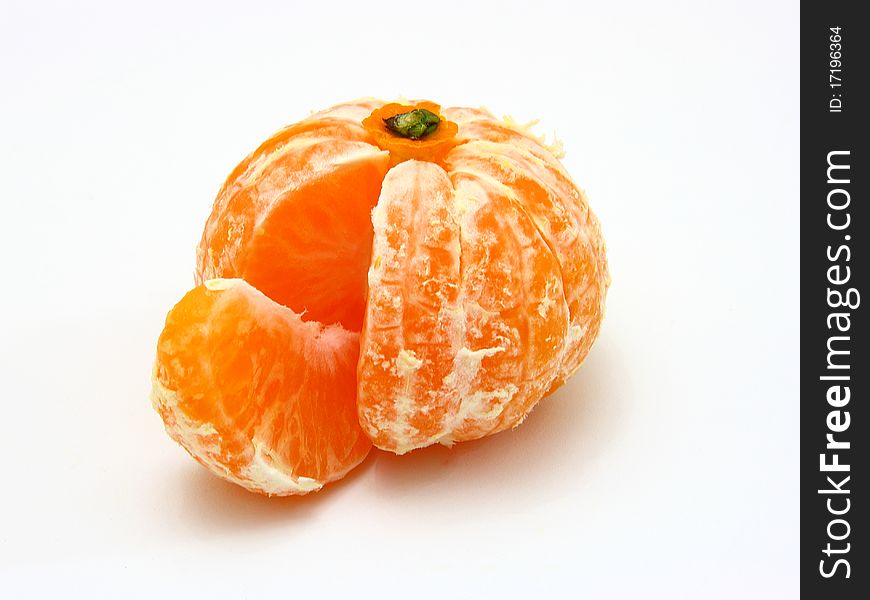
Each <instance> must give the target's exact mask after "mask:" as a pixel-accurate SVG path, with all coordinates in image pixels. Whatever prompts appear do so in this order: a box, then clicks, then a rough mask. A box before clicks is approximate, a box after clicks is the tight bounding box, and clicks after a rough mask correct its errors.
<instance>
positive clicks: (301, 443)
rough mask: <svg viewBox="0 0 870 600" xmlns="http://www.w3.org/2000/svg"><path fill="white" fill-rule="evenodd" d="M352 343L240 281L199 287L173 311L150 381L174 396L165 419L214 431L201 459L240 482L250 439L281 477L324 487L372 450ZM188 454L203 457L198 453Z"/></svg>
mask: <svg viewBox="0 0 870 600" xmlns="http://www.w3.org/2000/svg"><path fill="white" fill-rule="evenodd" d="M358 343H359V342H358V336H357V335H356V334H353V333H350V332H347V331H344V330H343V329H341V328H340V327H337V326H333V327H322V326H320V325H317V324H315V323H305V322H303V321H302V320H301V319H299V317H298V316H297V315H295V314H293V313H292V312H291V311H290V310H288V309H286V308H284V307H282V306H279V305H277V304H275V303H274V302H272V301H271V300H269V299H268V298H266V297H265V296H263V295H262V294H260V293H259V292H257V291H256V290H254V289H253V288H252V287H250V286H248V285H246V284H244V283H243V282H238V283H237V284H236V285H234V286H232V287H230V288H228V289H226V290H210V289H208V288H207V287H206V286H204V285H201V286H198V287H196V288H195V289H193V290H192V291H190V292H188V294H187V295H185V296H184V298H183V299H182V300H181V301H180V302H179V303H178V304H177V305H176V306H175V308H173V309H172V311H171V312H170V313H169V315H168V316H167V319H166V326H165V328H164V330H163V333H162V334H161V336H160V339H159V341H158V348H157V368H156V377H157V379H158V381H159V382H160V383H161V384H162V385H163V387H165V388H166V389H168V390H172V391H174V392H175V393H176V394H177V395H178V405H177V407H176V408H175V409H174V411H178V412H179V413H180V415H179V414H175V412H174V411H172V410H168V409H164V410H163V411H162V413H163V414H162V416H163V418H164V421H166V422H167V423H168V424H169V423H173V422H175V421H176V420H178V419H179V418H180V416H181V415H183V417H184V418H185V419H187V420H189V421H190V422H192V423H194V424H209V425H211V426H213V427H214V429H215V434H214V435H213V436H212V439H211V443H213V444H214V446H213V447H212V448H211V449H210V450H206V451H205V452H207V454H208V457H207V458H209V459H210V460H211V461H213V462H218V463H220V464H222V465H224V466H225V467H226V469H227V470H228V471H229V472H230V473H232V474H233V475H235V476H236V477H240V478H244V476H245V475H244V474H245V468H246V467H247V466H248V465H249V464H250V463H251V461H252V460H253V457H254V453H255V452H256V449H255V448H254V444H253V441H254V440H256V443H257V444H259V445H260V447H261V453H262V452H264V453H265V454H266V456H267V457H268V458H267V460H269V461H273V462H274V464H275V465H276V466H277V467H278V468H280V469H281V470H285V471H291V472H292V473H293V475H294V476H296V477H299V476H303V477H310V478H312V479H315V480H317V481H320V482H324V481H329V480H331V479H334V478H336V476H340V475H343V474H344V472H346V471H347V470H348V469H349V468H351V467H353V466H354V465H355V464H357V463H358V462H360V461H361V460H362V458H363V457H364V456H365V454H366V453H367V452H368V449H369V448H370V445H371V444H370V442H369V441H368V439H367V438H366V437H365V435H363V433H362V431H361V430H360V428H359V423H358V421H357V417H356V378H355V367H356V362H357V357H358V353H359V346H358ZM188 450H189V451H190V452H191V454H193V455H194V456H195V457H196V458H197V459H198V460H201V459H203V458H204V457H203V456H202V453H203V452H204V450H203V449H202V448H188ZM198 455H199V456H198Z"/></svg>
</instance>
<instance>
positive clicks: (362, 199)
mask: <svg viewBox="0 0 870 600" xmlns="http://www.w3.org/2000/svg"><path fill="white" fill-rule="evenodd" d="M288 132H289V133H288ZM311 132H313V136H314V137H311V138H306V137H304V136H306V134H309V133H311ZM286 135H290V136H291V137H289V138H286V139H284V142H285V143H287V142H295V143H296V144H297V146H296V147H294V148H292V149H291V150H289V151H284V152H280V153H279V151H280V145H279V144H277V143H275V142H272V141H270V142H269V143H268V144H264V145H263V146H261V149H262V148H266V151H265V154H263V155H262V156H258V155H257V153H258V152H260V150H258V151H257V152H255V153H254V155H252V156H253V158H250V157H249V159H246V161H245V163H246V164H247V166H245V168H244V169H237V170H236V171H237V172H235V177H234V178H232V180H228V181H227V183H226V184H225V186H224V189H223V190H222V192H221V194H219V196H218V200H219V201H218V202H216V205H215V210H214V211H213V213H212V215H211V217H210V219H209V223H207V225H206V231H205V233H204V234H203V239H202V241H201V243H200V253H199V256H200V260H199V264H198V281H199V282H202V281H204V280H206V279H211V278H215V277H223V278H234V277H238V278H243V279H245V280H246V281H248V282H249V283H251V284H252V285H253V286H254V287H256V288H258V289H259V290H261V291H262V292H264V293H265V294H266V295H267V296H269V297H270V298H272V299H273V300H275V301H276V302H278V303H280V304H283V305H284V306H287V307H289V308H291V309H292V310H294V311H295V312H298V313H300V314H302V315H303V318H304V319H305V320H310V321H317V322H319V323H323V324H333V323H340V324H341V325H343V326H344V327H345V328H347V329H350V330H352V331H359V329H360V327H361V326H362V319H363V313H364V311H365V291H366V272H367V270H368V265H369V262H370V254H371V240H372V226H371V219H370V216H369V215H370V211H371V209H372V207H373V206H374V205H375V203H376V202H377V199H378V194H379V192H380V186H381V181H382V180H383V177H384V174H385V173H386V171H387V168H388V156H387V155H386V153H380V154H378V153H377V152H373V149H372V148H371V147H370V145H368V144H367V143H365V142H361V141H358V140H355V139H350V140H348V139H345V138H346V137H351V138H354V137H365V133H364V131H363V130H362V128H361V127H360V126H358V125H357V126H356V128H353V127H348V126H347V125H346V124H343V123H338V124H330V125H328V126H321V128H320V129H316V128H313V126H306V127H304V128H303V127H301V126H294V127H290V128H287V130H285V131H284V132H281V133H279V134H278V135H277V136H276V137H280V138H284V137H285V136H286ZM323 135H326V136H341V137H337V138H331V137H326V138H323V137H320V136H323ZM300 141H301V142H303V143H302V144H300ZM361 149H363V150H365V149H368V152H367V154H363V155H362V156H359V152H360V150H361ZM269 153H273V154H272V155H271V156H270V155H269ZM345 156H346V157H347V158H343V157H345ZM257 160H261V161H263V163H262V165H261V166H257V163H256V162H255V161H257ZM252 162H253V163H254V167H253V168H258V169H259V171H258V172H257V174H256V175H253V176H248V174H247V173H246V171H247V170H248V169H250V168H252V167H251V163H252ZM317 163H322V165H323V166H321V167H320V171H319V172H317V173H313V174H311V173H310V171H311V168H312V167H311V165H312V164H317ZM300 173H303V174H306V173H307V174H308V179H307V180H302V181H301V182H299V181H297V179H298V177H299V174H300ZM222 198H224V200H223V202H221V200H222ZM264 198H271V200H264Z"/></svg>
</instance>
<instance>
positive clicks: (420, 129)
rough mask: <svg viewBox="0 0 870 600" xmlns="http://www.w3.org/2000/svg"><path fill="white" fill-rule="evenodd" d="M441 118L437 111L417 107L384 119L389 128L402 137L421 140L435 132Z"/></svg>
mask: <svg viewBox="0 0 870 600" xmlns="http://www.w3.org/2000/svg"><path fill="white" fill-rule="evenodd" d="M439 123H441V119H439V118H438V115H436V114H435V113H433V112H431V111H428V110H426V109H425V108H415V109H414V110H409V111H408V112H405V113H400V114H398V115H393V116H392V117H389V118H387V119H384V124H385V125H386V126H387V129H389V130H390V131H392V132H393V133H395V134H396V135H400V136H402V137H406V138H411V139H412V140H419V139H420V138H423V137H426V136H427V135H429V134H431V133H434V132H435V130H436V129H438V125H439Z"/></svg>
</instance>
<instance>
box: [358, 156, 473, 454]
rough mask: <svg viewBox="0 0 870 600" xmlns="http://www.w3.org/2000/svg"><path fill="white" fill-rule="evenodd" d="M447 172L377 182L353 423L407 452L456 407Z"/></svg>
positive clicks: (432, 168)
mask: <svg viewBox="0 0 870 600" xmlns="http://www.w3.org/2000/svg"><path fill="white" fill-rule="evenodd" d="M453 196H454V191H453V185H452V184H451V182H450V179H449V178H448V177H447V173H445V172H444V170H443V169H442V168H441V167H439V166H438V165H436V164H434V163H429V162H422V161H416V160H409V161H406V162H403V163H401V164H399V165H397V166H395V167H393V168H392V169H391V170H390V172H389V173H387V176H386V178H385V179H384V185H383V189H382V191H381V197H380V199H379V201H378V204H377V206H376V207H375V210H374V211H373V213H372V222H373V223H374V228H375V239H374V246H373V251H372V255H373V261H372V266H371V269H370V270H369V274H368V280H369V292H368V307H367V310H366V321H365V326H364V329H363V333H362V350H361V359H360V363H359V370H358V373H359V376H358V379H359V394H358V404H359V411H360V422H361V423H362V425H363V427H364V429H365V430H366V432H367V433H368V434H369V436H370V437H371V438H372V439H373V440H374V442H375V444H376V445H377V446H379V447H381V448H386V449H390V450H393V451H398V452H404V451H407V450H409V449H411V448H415V447H420V446H425V445H428V444H431V443H432V442H433V441H435V440H436V439H438V438H439V437H441V436H442V435H444V434H445V431H444V428H445V427H446V425H447V422H448V418H452V415H454V414H455V413H456V412H457V408H458V403H459V398H458V395H457V393H456V390H455V389H454V388H453V387H452V386H450V385H449V384H448V383H447V378H448V376H449V375H450V373H451V372H452V371H453V359H454V357H455V355H456V353H457V352H458V351H459V349H460V348H461V346H462V341H463V339H462V323H461V317H462V307H461V305H460V304H459V277H460V246H459V223H458V220H457V211H456V206H455V204H454V201H453Z"/></svg>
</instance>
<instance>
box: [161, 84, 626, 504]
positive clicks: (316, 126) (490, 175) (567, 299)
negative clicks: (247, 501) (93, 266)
mask: <svg viewBox="0 0 870 600" xmlns="http://www.w3.org/2000/svg"><path fill="white" fill-rule="evenodd" d="M403 107H404V108H405V109H408V110H410V109H411V108H413V107H421V108H426V109H427V110H430V111H431V112H434V113H436V114H440V116H441V118H442V122H441V124H440V125H439V129H438V130H436V132H435V133H433V134H432V135H431V136H430V137H429V138H428V139H427V138H423V139H421V140H408V139H404V138H400V137H393V136H392V134H391V133H390V132H389V131H387V130H386V128H385V127H384V125H383V119H384V118H385V117H389V116H393V115H395V114H397V113H398V112H401V111H402V110H403ZM196 283H197V287H196V288H195V289H194V290H192V291H191V292H189V293H188V294H187V295H186V296H185V297H184V298H183V299H182V300H181V302H179V304H178V305H177V306H176V307H175V308H174V309H173V310H172V311H171V312H170V313H169V316H168V317H167V321H166V327H165V329H164V331H163V333H162V334H161V336H160V340H159V342H158V352H157V361H156V364H155V368H154V388H153V393H152V401H153V403H154V405H155V407H156V408H157V410H158V412H159V413H160V415H161V417H162V418H163V420H164V423H165V425H166V429H167V431H168V432H169V434H170V436H171V437H172V438H173V439H175V440H177V441H178V442H179V443H181V445H182V446H184V447H185V448H186V449H187V450H188V451H189V452H190V454H191V455H193V456H194V458H196V460H198V461H199V462H200V463H201V464H203V465H204V466H206V467H207V468H208V469H209V470H211V471H212V472H214V473H216V474H217V475H219V476H221V477H223V478H225V479H228V480H230V481H233V482H235V483H237V484H239V485H242V486H244V487H246V488H247V489H249V490H252V491H255V492H261V493H266V494H270V495H272V494H278V495H286V494H299V493H307V492H309V491H313V490H316V489H320V487H321V486H322V485H324V484H325V483H327V482H329V481H333V480H335V479H338V478H340V477H342V476H343V475H344V474H346V473H347V472H348V471H349V470H350V469H352V468H353V467H354V466H355V465H357V464H359V463H360V462H361V461H362V460H363V459H364V458H365V456H366V453H367V452H368V451H369V449H370V446H371V444H372V443H374V445H375V446H377V447H379V448H382V449H385V450H389V451H392V452H396V453H400V454H401V453H405V452H408V451H410V450H413V449H415V448H421V447H424V446H427V445H430V444H433V443H442V444H446V445H451V444H452V443H454V442H457V441H464V440H471V439H476V438H480V437H483V436H486V435H490V434H493V433H496V432H499V431H502V430H505V429H508V428H511V427H514V426H516V425H518V424H519V423H521V422H522V420H523V419H524V418H525V417H526V416H527V415H528V414H529V412H530V411H531V410H532V408H533V407H534V406H535V404H536V403H537V402H538V401H539V400H540V399H541V398H542V397H544V396H545V395H547V394H550V393H552V392H553V391H554V390H556V389H557V388H558V387H559V386H560V385H562V384H563V383H564V382H565V380H566V379H567V378H568V377H570V376H571V375H572V374H573V373H574V372H575V371H576V370H577V368H578V367H579V366H580V364H581V363H582V362H583V360H584V359H585V357H586V355H587V354H588V352H589V350H590V348H591V346H592V343H593V342H594V340H595V338H596V337H597V335H598V331H599V328H600V325H601V319H602V317H603V314H604V301H605V296H606V291H607V287H608V285H609V283H610V276H609V273H608V267H607V260H606V257H605V247H604V240H603V237H602V234H601V228H600V225H599V222H598V220H597V219H596V217H595V215H594V214H593V213H592V211H591V210H590V208H589V204H588V201H587V198H586V196H585V195H584V193H583V192H582V191H581V190H580V189H579V188H578V187H577V186H576V185H575V184H574V182H573V181H572V179H571V178H570V176H569V175H568V174H567V173H566V171H565V169H564V168H563V167H562V165H561V163H560V162H559V161H558V159H557V158H556V157H555V156H554V155H553V153H552V152H551V151H550V150H549V149H548V148H547V147H546V146H545V145H543V144H542V142H541V141H540V140H539V139H538V138H536V137H535V136H533V135H531V134H530V133H528V132H527V131H525V130H524V129H523V128H521V127H516V126H512V125H510V124H507V123H505V122H503V121H501V120H499V119H496V118H495V117H494V116H492V115H491V114H490V113H489V112H488V111H486V110H483V109H470V108H447V109H443V110H442V109H441V107H440V106H438V105H437V104H434V103H431V102H427V101H421V102H416V103H414V102H411V103H407V102H406V103H401V104H397V103H390V104H386V103H384V102H383V101H380V100H376V99H364V100H358V101H354V102H349V103H346V104H340V105H337V106H335V107H332V108H330V109H328V110H325V111H321V112H319V113H314V114H312V115H311V116H310V117H309V118H307V119H305V120H303V121H300V122H299V123H296V124H293V125H290V126H288V127H285V128H284V129H282V130H280V131H279V132H277V133H276V134H275V135H273V136H272V137H270V138H269V139H268V140H266V141H265V142H264V143H263V144H262V145H261V146H260V147H259V148H257V149H256V150H255V151H254V152H252V153H251V154H250V155H249V156H248V157H247V158H245V159H244V160H243V161H242V162H241V163H240V164H239V165H238V166H237V167H236V168H235V169H234V170H233V172H232V173H231V174H230V176H229V177H228V178H227V180H226V182H225V183H224V185H223V187H222V188H221V190H220V192H219V193H218V196H217V199H216V200H215V203H214V207H213V210H212V212H211V215H210V216H209V218H208V221H207V222H206V226H205V230H204V232H203V236H202V239H201V241H200V244H199V246H198V248H197V268H196Z"/></svg>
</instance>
